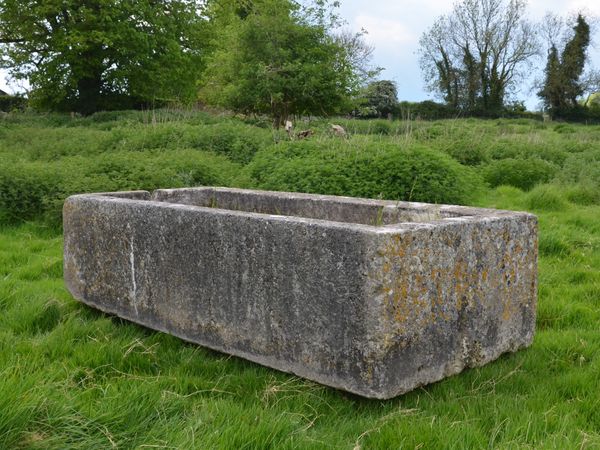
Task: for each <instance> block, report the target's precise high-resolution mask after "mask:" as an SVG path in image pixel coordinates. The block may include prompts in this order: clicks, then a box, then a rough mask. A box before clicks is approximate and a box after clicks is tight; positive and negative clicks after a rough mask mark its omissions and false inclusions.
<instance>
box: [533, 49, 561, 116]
mask: <svg viewBox="0 0 600 450" xmlns="http://www.w3.org/2000/svg"><path fill="white" fill-rule="evenodd" d="M560 69H561V67H560V58H559V56H558V49H557V48H556V46H555V45H552V47H550V50H549V51H548V61H547V62H546V69H545V70H544V76H545V81H544V86H543V88H542V90H541V91H540V92H538V96H539V97H541V98H542V99H543V100H544V104H545V106H546V109H547V110H549V111H560V110H561V109H562V108H564V106H565V105H564V103H565V98H564V92H563V83H562V74H561V70H560Z"/></svg>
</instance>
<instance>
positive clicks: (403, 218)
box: [108, 188, 472, 226]
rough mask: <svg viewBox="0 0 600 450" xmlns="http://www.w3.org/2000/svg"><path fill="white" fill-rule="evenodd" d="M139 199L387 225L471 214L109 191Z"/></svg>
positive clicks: (423, 207) (294, 199)
mask: <svg viewBox="0 0 600 450" xmlns="http://www.w3.org/2000/svg"><path fill="white" fill-rule="evenodd" d="M108 195H110V196H118V197H125V198H131V199H136V200H141V199H144V200H151V201H159V202H165V203H174V204H180V205H189V206H198V207H204V208H219V209H226V210H232V211H244V212H250V213H257V214H267V215H278V216H290V217H302V218H308V219H317V220H327V221H332V222H344V223H354V224H362V225H370V226H386V225H394V224H398V223H406V222H409V223H418V222H433V221H438V220H444V219H452V218H457V217H462V218H467V217H471V215H472V214H471V213H470V212H469V213H465V212H460V211H457V210H456V208H454V209H452V210H449V209H444V208H443V207H441V206H439V205H430V204H422V203H409V202H393V201H384V200H380V201H378V200H363V199H357V198H349V197H348V198H346V197H331V196H306V195H304V194H293V193H290V194H289V195H287V196H281V195H277V194H276V193H271V192H261V191H242V190H237V189H228V188H191V189H158V190H156V191H154V192H153V193H152V194H150V193H147V192H136V193H132V192H130V193H123V195H118V194H108Z"/></svg>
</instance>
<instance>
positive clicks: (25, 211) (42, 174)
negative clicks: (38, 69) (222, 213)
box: [0, 149, 239, 225]
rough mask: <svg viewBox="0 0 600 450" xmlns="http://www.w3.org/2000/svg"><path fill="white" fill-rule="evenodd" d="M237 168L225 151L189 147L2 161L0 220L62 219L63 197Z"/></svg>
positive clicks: (215, 181)
mask: <svg viewBox="0 0 600 450" xmlns="http://www.w3.org/2000/svg"><path fill="white" fill-rule="evenodd" d="M238 170H239V169H238V168H237V167H236V166H235V165H233V164H232V163H229V162H228V161H227V160H226V159H225V158H223V157H217V156H215V155H213V154H210V153H203V152H199V151H197V150H192V149H188V150H186V149H181V150H171V151H168V152H161V151H146V152H129V151H125V152H111V153H108V154H106V153H105V154H101V155H99V156H95V157H94V156H87V157H85V158H82V157H79V156H70V157H63V158H61V159H60V160H58V161H56V162H40V161H35V162H22V163H17V164H14V165H5V166H2V167H0V221H4V222H11V223H14V222H20V221H23V220H31V219H34V218H36V217H37V218H40V217H43V218H45V219H47V220H48V222H49V223H51V224H53V225H56V224H60V220H61V215H60V213H61V210H62V204H63V202H64V200H65V198H66V197H68V196H69V195H72V194H77V193H82V192H104V191H121V190H136V189H145V190H153V189H157V188H170V187H185V186H198V185H227V184H229V183H231V180H232V179H233V178H234V176H235V175H236V174H237V171H238Z"/></svg>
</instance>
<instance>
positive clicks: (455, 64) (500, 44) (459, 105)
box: [419, 0, 537, 113]
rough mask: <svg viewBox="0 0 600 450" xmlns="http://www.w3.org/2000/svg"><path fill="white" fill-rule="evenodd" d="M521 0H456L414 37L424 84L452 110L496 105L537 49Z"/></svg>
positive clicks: (489, 108) (492, 108)
mask: <svg viewBox="0 0 600 450" xmlns="http://www.w3.org/2000/svg"><path fill="white" fill-rule="evenodd" d="M525 7H526V2H525V1H524V0H509V1H505V0H461V1H460V2H458V3H456V4H455V5H454V8H453V10H452V12H451V13H450V15H448V16H442V17H440V18H439V19H438V20H437V21H436V22H435V24H434V25H433V26H432V27H431V28H430V29H429V30H428V31H427V32H425V33H424V34H423V35H422V37H421V40H420V50H419V53H420V62H421V67H422V71H423V75H424V78H425V80H428V81H427V83H428V88H429V89H430V90H431V91H432V92H436V93H437V94H439V95H440V97H441V98H443V99H444V101H445V102H446V103H447V104H448V105H450V106H451V107H452V108H454V109H455V110H464V111H483V112H485V113H489V112H498V111H501V110H502V108H503V106H504V102H505V97H506V95H507V94H508V93H509V91H510V90H511V89H512V88H513V87H514V86H515V85H516V83H517V82H518V80H519V79H520V78H521V75H523V72H524V68H526V67H527V65H528V64H529V62H530V60H531V58H532V56H534V55H535V54H536V52H537V37H536V32H535V29H534V28H533V26H532V25H531V24H529V23H528V22H527V21H526V20H525V19H524V15H525Z"/></svg>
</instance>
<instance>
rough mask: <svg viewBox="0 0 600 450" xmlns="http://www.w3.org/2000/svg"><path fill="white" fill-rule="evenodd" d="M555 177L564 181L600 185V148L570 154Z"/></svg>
mask: <svg viewBox="0 0 600 450" xmlns="http://www.w3.org/2000/svg"><path fill="white" fill-rule="evenodd" d="M557 179H558V180H560V181H563V182H565V183H572V184H576V183H584V184H590V185H592V186H600V150H597V149H595V150H589V151H586V152H581V153H575V154H572V155H570V156H569V157H568V158H567V159H566V161H565V163H564V165H563V168H562V171H561V172H560V173H559V174H558V176H557Z"/></svg>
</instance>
